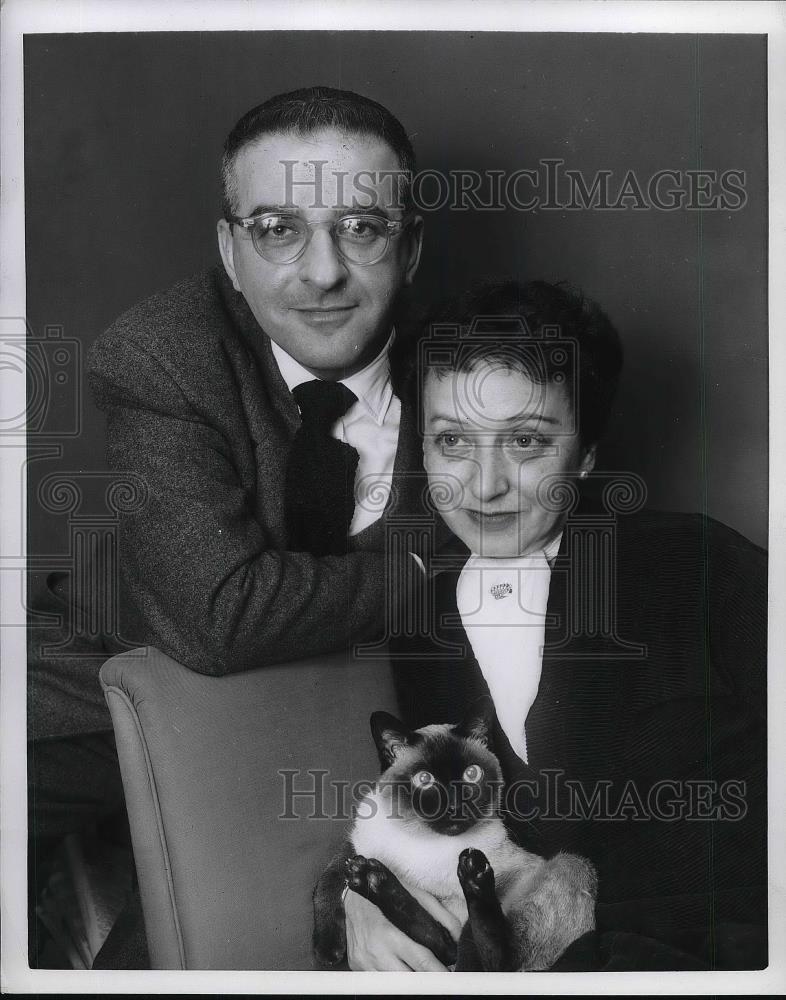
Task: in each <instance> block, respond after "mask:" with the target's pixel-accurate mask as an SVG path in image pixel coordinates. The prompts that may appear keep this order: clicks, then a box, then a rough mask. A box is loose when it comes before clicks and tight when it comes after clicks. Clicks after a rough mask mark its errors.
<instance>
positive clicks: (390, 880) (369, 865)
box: [346, 854, 456, 965]
mask: <svg viewBox="0 0 786 1000" xmlns="http://www.w3.org/2000/svg"><path fill="white" fill-rule="evenodd" d="M346 877H347V882H348V883H349V887H350V888H351V889H353V890H354V891H355V892H357V893H360V895H361V896H365V898H366V899H368V900H370V901H371V902H372V903H375V904H376V905H377V906H378V907H379V909H380V910H381V911H382V912H383V914H384V915H385V916H386V917H387V918H388V920H389V921H390V922H391V923H392V924H394V925H395V926H396V927H398V929H399V930H401V931H403V932H404V933H405V934H406V935H407V937H410V938H412V940H413V941H417V943H418V944H422V945H423V946H424V948H428V950H429V951H430V952H432V953H433V954H434V955H435V956H436V957H437V958H438V959H439V960H440V962H442V963H443V964H444V965H452V964H453V962H455V961H456V942H455V941H454V940H453V938H452V937H451V936H450V932H449V931H448V930H447V928H446V927H443V926H442V924H441V923H440V922H439V921H438V920H436V919H435V918H434V917H432V916H431V914H430V913H428V912H427V911H426V910H424V909H423V907H422V906H421V905H420V903H419V902H418V901H417V900H416V899H415V897H414V896H412V895H411V894H410V893H409V892H407V890H406V889H405V888H404V886H403V885H402V884H401V883H400V882H399V880H398V879H397V878H396V876H395V875H394V874H393V872H392V871H390V869H389V868H386V867H385V865H383V864H382V863H381V862H379V861H377V860H376V859H375V858H364V857H363V856H362V855H360V854H358V855H356V856H355V857H353V858H349V859H348V860H347V862H346Z"/></svg>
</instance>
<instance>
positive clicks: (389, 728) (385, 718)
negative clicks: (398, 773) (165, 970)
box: [371, 712, 410, 768]
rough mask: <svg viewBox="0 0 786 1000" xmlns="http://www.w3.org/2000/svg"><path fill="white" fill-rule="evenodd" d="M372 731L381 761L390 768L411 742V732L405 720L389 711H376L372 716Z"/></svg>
mask: <svg viewBox="0 0 786 1000" xmlns="http://www.w3.org/2000/svg"><path fill="white" fill-rule="evenodd" d="M371 732H372V734H373V736H374V742H375V743H376V745H377V753H378V754H379V762H380V764H381V765H382V767H383V768H388V767H390V765H391V764H392V763H393V761H394V760H395V759H396V757H397V756H398V755H399V754H400V753H401V751H402V750H403V749H404V747H405V746H406V745H407V744H408V743H409V742H410V734H409V732H408V731H407V727H406V726H405V725H404V723H403V722H400V721H399V720H398V719H397V718H396V717H395V715H390V714H389V713H388V712H374V713H373V714H372V716H371Z"/></svg>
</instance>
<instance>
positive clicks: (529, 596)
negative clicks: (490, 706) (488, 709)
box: [456, 534, 562, 761]
mask: <svg viewBox="0 0 786 1000" xmlns="http://www.w3.org/2000/svg"><path fill="white" fill-rule="evenodd" d="M561 538H562V535H561V534H559V535H558V536H557V537H556V538H555V539H554V540H553V541H551V542H550V543H549V544H548V545H547V546H546V547H545V549H540V550H538V551H537V552H532V553H530V554H528V555H526V556H517V557H515V558H511V559H488V558H484V557H482V556H477V555H472V556H470V558H469V559H468V560H467V563H466V565H465V566H464V569H463V570H462V571H461V575H460V577H459V580H458V584H457V587H456V603H457V605H458V610H459V614H460V615H461V621H462V624H463V626H464V630H465V632H466V633H467V638H468V639H469V641H470V643H471V644H472V651H473V652H474V654H475V657H476V659H477V661H478V665H479V666H480V669H481V671H482V673H483V676H484V677H485V679H486V683H487V684H488V688H489V691H490V693H491V697H492V699H493V700H494V707H495V709H496V712H497V718H498V719H499V724H500V725H501V726H502V729H503V730H504V731H505V735H506V736H507V737H508V739H509V740H510V745H511V746H512V747H513V749H514V750H515V752H516V753H517V754H518V756H519V757H520V758H521V759H522V760H523V761H526V760H527V736H526V732H525V721H526V718H527V714H528V712H529V710H530V707H531V706H532V703H533V702H534V701H535V698H536V696H537V693H538V685H539V683H540V674H541V668H542V665H543V641H544V636H545V629H546V608H547V605H548V600H549V586H550V583H551V566H550V562H551V561H553V560H554V558H555V557H556V555H557V552H558V551H559V546H560V540H561Z"/></svg>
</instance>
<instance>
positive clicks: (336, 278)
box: [299, 226, 347, 291]
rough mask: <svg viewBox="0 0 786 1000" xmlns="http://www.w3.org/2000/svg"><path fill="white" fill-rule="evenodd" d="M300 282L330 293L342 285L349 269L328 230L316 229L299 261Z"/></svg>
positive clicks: (320, 227)
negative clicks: (330, 290) (332, 289)
mask: <svg viewBox="0 0 786 1000" xmlns="http://www.w3.org/2000/svg"><path fill="white" fill-rule="evenodd" d="M299 267H300V269H299V274H300V280H301V281H306V282H308V283H309V284H311V285H315V286H316V287H317V288H320V289H322V291H328V290H329V289H331V288H334V287H335V286H336V285H340V284H341V282H342V281H344V279H345V278H346V275H347V269H346V265H345V264H344V261H343V260H342V259H341V257H340V256H339V253H338V250H337V249H336V244H335V243H334V242H333V238H332V236H331V235H330V232H329V231H328V230H327V228H324V227H322V226H319V227H315V228H314V230H313V232H312V234H311V240H310V241H309V244H308V246H307V247H306V249H305V252H304V253H303V256H302V257H301V258H300V261H299Z"/></svg>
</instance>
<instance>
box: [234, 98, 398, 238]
mask: <svg viewBox="0 0 786 1000" xmlns="http://www.w3.org/2000/svg"><path fill="white" fill-rule="evenodd" d="M328 128H330V129H337V130H339V131H342V132H347V133H350V134H355V135H364V136H373V137H376V138H377V139H381V140H382V141H383V142H386V143H387V144H388V146H390V148H391V149H392V150H393V152H394V153H395V154H396V157H397V158H398V162H399V166H400V168H401V171H402V177H401V187H400V193H401V196H402V200H403V203H404V205H405V207H407V208H408V207H410V199H411V178H412V175H413V173H414V171H415V152H414V150H413V148H412V143H411V142H410V141H409V137H408V136H407V133H406V132H405V131H404V127H403V125H402V124H401V122H400V121H399V120H398V119H397V118H396V117H395V115H393V114H391V112H390V111H388V109H387V108H385V107H383V106H382V105H381V104H378V103H377V102H376V101H372V100H371V98H369V97H363V96H362V95H361V94H355V93H353V92H352V91H351V90H336V89H335V88H333V87H304V88H303V89H301V90H293V91H290V92H289V93H287V94H277V95H276V96H275V97H271V98H270V99H269V100H267V101H265V102H264V103H263V104H259V105H257V107H255V108H252V109H251V110H250V111H247V112H246V113H245V114H244V115H243V117H242V118H241V119H240V121H239V122H238V123H237V124H236V125H235V127H234V128H233V129H232V131H231V132H230V133H229V135H228V136H227V138H226V142H225V143H224V153H223V156H222V158H221V188H222V205H221V211H222V212H223V215H224V218H225V219H228V218H229V217H230V216H232V215H234V214H235V211H236V191H235V190H234V185H235V178H234V164H235V157H236V156H237V154H238V153H239V152H240V151H241V150H242V149H244V148H245V147H246V146H248V145H249V144H250V143H252V142H255V141H256V140H257V139H259V138H260V137H261V136H263V135H266V134H279V135H281V134H285V135H286V134H295V135H311V134H313V133H314V132H318V131H320V130H321V129H328Z"/></svg>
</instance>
